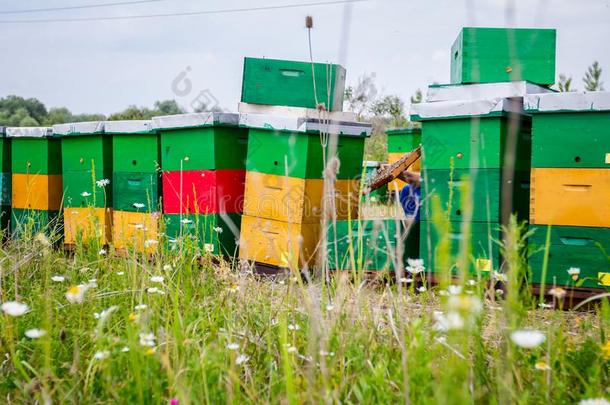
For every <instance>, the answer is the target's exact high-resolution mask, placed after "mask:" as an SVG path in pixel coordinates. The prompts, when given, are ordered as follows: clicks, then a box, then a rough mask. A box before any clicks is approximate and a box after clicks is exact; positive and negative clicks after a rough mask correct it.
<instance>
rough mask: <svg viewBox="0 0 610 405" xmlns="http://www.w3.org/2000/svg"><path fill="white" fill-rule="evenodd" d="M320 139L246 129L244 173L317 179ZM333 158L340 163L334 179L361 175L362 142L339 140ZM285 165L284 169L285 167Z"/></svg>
mask: <svg viewBox="0 0 610 405" xmlns="http://www.w3.org/2000/svg"><path fill="white" fill-rule="evenodd" d="M322 152H323V148H322V145H321V143H320V136H319V135H317V134H316V135H313V134H303V133H296V132H283V131H272V130H264V129H250V131H249V135H248V155H247V160H246V170H248V171H253V172H259V173H266V174H274V175H278V176H284V175H286V173H287V174H288V176H289V177H297V178H301V179H321V178H323V175H322V172H323V169H324V162H323V153H322ZM337 156H338V158H339V160H340V162H341V164H340V168H339V173H338V175H337V178H339V179H353V178H357V177H359V176H361V175H362V159H363V156H364V138H360V137H349V136H344V137H339V138H338V144H337ZM285 162H287V165H286V164H285Z"/></svg>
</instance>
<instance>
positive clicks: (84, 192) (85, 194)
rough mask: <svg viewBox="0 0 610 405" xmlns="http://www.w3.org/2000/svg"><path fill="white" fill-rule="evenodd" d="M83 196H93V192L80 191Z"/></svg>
mask: <svg viewBox="0 0 610 405" xmlns="http://www.w3.org/2000/svg"><path fill="white" fill-rule="evenodd" d="M80 195H81V197H89V196H91V193H89V192H88V191H83V192H82V193H80Z"/></svg>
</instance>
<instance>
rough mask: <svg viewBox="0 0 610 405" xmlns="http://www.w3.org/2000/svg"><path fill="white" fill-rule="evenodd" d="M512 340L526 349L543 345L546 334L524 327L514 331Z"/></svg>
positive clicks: (511, 336) (511, 335)
mask: <svg viewBox="0 0 610 405" xmlns="http://www.w3.org/2000/svg"><path fill="white" fill-rule="evenodd" d="M510 340H512V341H513V343H514V344H516V345H517V346H519V347H522V348H524V349H533V348H534V347H536V346H539V345H541V344H542V343H543V342H544V341H545V340H546V336H545V335H544V333H542V332H540V331H539V330H531V329H523V330H516V331H514V332H512V333H511V334H510Z"/></svg>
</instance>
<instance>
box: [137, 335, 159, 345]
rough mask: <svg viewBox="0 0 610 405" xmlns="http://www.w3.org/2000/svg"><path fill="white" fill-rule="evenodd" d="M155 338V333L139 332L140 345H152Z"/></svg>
mask: <svg viewBox="0 0 610 405" xmlns="http://www.w3.org/2000/svg"><path fill="white" fill-rule="evenodd" d="M156 339H157V338H156V337H155V334H154V333H152V332H149V333H140V346H146V347H153V346H154V345H155V340H156Z"/></svg>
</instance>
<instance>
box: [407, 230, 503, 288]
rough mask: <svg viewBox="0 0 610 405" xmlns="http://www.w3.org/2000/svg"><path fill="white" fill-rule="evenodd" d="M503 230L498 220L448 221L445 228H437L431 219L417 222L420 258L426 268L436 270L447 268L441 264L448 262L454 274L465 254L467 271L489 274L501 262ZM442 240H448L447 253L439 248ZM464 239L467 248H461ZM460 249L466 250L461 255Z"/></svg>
mask: <svg viewBox="0 0 610 405" xmlns="http://www.w3.org/2000/svg"><path fill="white" fill-rule="evenodd" d="M467 228H469V230H468V229H467ZM501 237H502V232H501V229H500V226H499V225H498V224H497V223H490V222H472V223H467V222H449V223H448V229H447V232H444V231H442V232H441V231H440V230H439V229H438V228H437V227H436V226H435V224H434V223H433V222H431V221H422V222H421V224H420V241H419V243H420V258H421V259H423V260H424V264H425V266H426V269H427V271H430V272H431V273H439V272H443V271H447V269H446V268H443V267H442V264H443V263H444V262H446V263H447V265H448V266H449V269H450V270H451V273H452V274H453V275H455V274H457V272H458V268H459V263H460V261H461V260H462V259H463V258H465V260H466V263H467V266H468V267H467V269H466V271H468V272H469V273H470V274H472V275H477V274H480V275H481V276H482V277H487V276H489V275H490V273H491V271H493V270H499V268H500V265H501V256H500V247H499V245H498V242H499V241H501ZM441 241H444V242H445V243H446V244H447V253H446V254H443V253H442V251H441V250H439V248H441V247H442V246H443V245H441V244H440V243H441ZM465 243H467V244H468V246H466V250H461V249H463V246H465V245H464V244H465ZM461 251H465V252H466V253H465V255H464V256H462V254H461Z"/></svg>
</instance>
